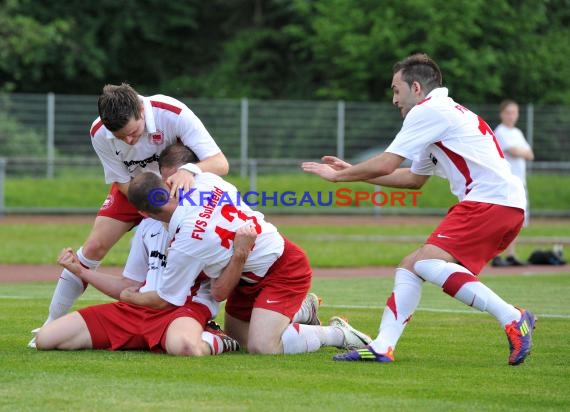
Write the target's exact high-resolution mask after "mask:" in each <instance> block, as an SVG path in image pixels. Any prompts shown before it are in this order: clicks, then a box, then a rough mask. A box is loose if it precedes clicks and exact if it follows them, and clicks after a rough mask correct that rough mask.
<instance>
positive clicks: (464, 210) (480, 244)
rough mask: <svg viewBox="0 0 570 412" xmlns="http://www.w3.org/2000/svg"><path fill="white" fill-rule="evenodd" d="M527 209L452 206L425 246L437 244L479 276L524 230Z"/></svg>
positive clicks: (470, 204)
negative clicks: (522, 228)
mask: <svg viewBox="0 0 570 412" xmlns="http://www.w3.org/2000/svg"><path fill="white" fill-rule="evenodd" d="M523 221H524V210H522V209H517V208H514V207H508V206H501V205H495V204H492V203H482V202H473V201H463V202H460V203H457V204H456V205H454V206H452V207H451V208H450V209H449V212H448V213H447V216H445V218H444V219H443V221H442V222H441V223H440V224H439V226H438V227H436V228H435V230H434V231H433V233H432V234H431V235H430V237H429V238H428V239H427V241H426V243H428V244H431V245H435V246H437V247H439V248H441V249H443V250H445V251H446V252H447V253H449V254H450V255H452V256H453V257H454V258H455V259H457V261H458V262H459V263H460V264H461V265H463V266H465V267H466V268H467V269H469V270H470V271H471V272H472V273H474V274H476V275H478V274H479V272H481V269H483V267H484V266H485V265H486V264H487V262H488V261H489V260H491V259H492V258H494V257H495V256H497V255H498V254H499V253H501V252H502V251H503V250H505V249H506V248H507V246H509V245H510V244H511V242H512V241H513V240H514V239H515V238H516V237H517V235H518V233H519V231H520V230H521V227H522V224H523Z"/></svg>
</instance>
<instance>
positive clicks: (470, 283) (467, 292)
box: [414, 259, 521, 327]
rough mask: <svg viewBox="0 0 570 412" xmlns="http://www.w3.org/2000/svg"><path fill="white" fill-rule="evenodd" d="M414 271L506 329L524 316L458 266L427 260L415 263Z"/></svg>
mask: <svg viewBox="0 0 570 412" xmlns="http://www.w3.org/2000/svg"><path fill="white" fill-rule="evenodd" d="M414 269H415V270H416V273H417V274H418V275H419V276H421V277H422V278H423V279H425V280H427V281H428V282H431V283H435V284H436V285H438V286H440V287H441V288H442V289H443V291H444V292H445V293H447V294H448V295H450V296H452V297H454V298H455V299H457V300H459V301H461V302H463V303H465V304H466V305H469V306H472V307H474V308H475V309H479V310H480V311H482V312H487V313H490V314H491V315H493V316H494V317H495V318H496V319H497V320H498V321H499V323H500V324H501V325H502V326H503V327H505V326H506V325H508V324H510V323H511V322H512V321H513V320H516V321H518V320H519V319H520V317H521V313H520V311H519V310H518V309H517V308H515V307H514V306H513V305H510V304H508V303H507V302H505V301H504V300H503V299H501V297H500V296H499V295H497V294H496V293H495V292H493V291H492V290H491V289H489V288H488V287H487V286H485V285H484V284H483V283H481V282H480V281H479V278H478V277H477V276H475V275H474V274H473V273H471V272H470V271H469V270H468V269H466V268H465V267H463V266H461V265H458V264H457V263H451V262H446V261H444V260H441V259H426V260H420V261H418V262H416V264H415V265H414Z"/></svg>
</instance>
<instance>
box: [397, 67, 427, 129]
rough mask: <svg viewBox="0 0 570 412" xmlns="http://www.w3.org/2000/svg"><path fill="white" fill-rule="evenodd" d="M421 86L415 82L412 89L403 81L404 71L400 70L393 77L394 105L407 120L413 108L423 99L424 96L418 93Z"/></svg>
mask: <svg viewBox="0 0 570 412" xmlns="http://www.w3.org/2000/svg"><path fill="white" fill-rule="evenodd" d="M418 87H419V84H416V82H414V83H413V84H412V87H410V85H409V84H408V83H406V82H405V81H404V80H403V79H402V71H401V70H400V71H399V72H397V73H396V74H394V77H392V92H393V93H394V95H393V97H392V104H393V105H394V106H396V107H397V108H398V110H400V113H401V115H402V117H403V118H406V116H407V115H408V113H409V111H410V110H412V107H414V106H415V105H416V103H418V102H419V101H420V100H422V99H423V95H420V94H419V93H418V91H419V89H418Z"/></svg>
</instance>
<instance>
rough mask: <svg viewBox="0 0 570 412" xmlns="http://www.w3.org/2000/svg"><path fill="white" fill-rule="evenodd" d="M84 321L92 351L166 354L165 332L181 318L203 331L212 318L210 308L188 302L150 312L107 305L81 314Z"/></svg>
mask: <svg viewBox="0 0 570 412" xmlns="http://www.w3.org/2000/svg"><path fill="white" fill-rule="evenodd" d="M78 312H79V314H80V315H81V316H82V317H83V319H84V320H85V323H86V324H87V329H89V334H90V335H91V341H92V343H93V349H107V350H148V351H151V352H159V353H164V352H165V351H166V346H165V341H166V330H167V329H168V326H170V323H171V322H172V321H173V320H175V319H177V318H181V317H189V318H192V319H195V320H196V321H198V323H200V324H201V325H202V326H203V327H204V326H205V325H206V322H208V321H209V320H210V318H211V317H212V314H211V313H210V310H209V309H208V307H207V306H205V305H202V304H201V303H197V302H192V301H188V302H186V304H185V305H184V306H180V307H178V306H176V307H172V308H168V309H162V310H159V309H151V308H147V307H144V306H138V305H132V304H130V303H125V302H113V303H104V304H102V305H95V306H89V307H86V308H83V309H79V310H78Z"/></svg>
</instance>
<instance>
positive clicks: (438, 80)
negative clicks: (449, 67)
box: [392, 53, 443, 94]
mask: <svg viewBox="0 0 570 412" xmlns="http://www.w3.org/2000/svg"><path fill="white" fill-rule="evenodd" d="M400 70H401V71H402V79H403V80H404V81H405V82H406V83H408V85H409V86H410V87H411V86H412V83H413V82H418V83H419V84H421V85H422V88H423V89H424V90H425V92H426V94H428V93H429V92H431V91H432V90H433V89H435V88H438V87H441V86H442V84H443V79H442V75H441V70H440V69H439V66H438V65H437V63H436V62H435V61H433V60H432V59H431V58H430V57H429V56H428V55H427V54H425V53H415V54H412V55H411V56H408V57H406V58H405V59H403V60H400V61H399V62H397V63H396V64H394V67H393V68H392V73H393V74H396V73H398V72H399V71H400Z"/></svg>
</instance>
